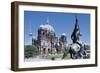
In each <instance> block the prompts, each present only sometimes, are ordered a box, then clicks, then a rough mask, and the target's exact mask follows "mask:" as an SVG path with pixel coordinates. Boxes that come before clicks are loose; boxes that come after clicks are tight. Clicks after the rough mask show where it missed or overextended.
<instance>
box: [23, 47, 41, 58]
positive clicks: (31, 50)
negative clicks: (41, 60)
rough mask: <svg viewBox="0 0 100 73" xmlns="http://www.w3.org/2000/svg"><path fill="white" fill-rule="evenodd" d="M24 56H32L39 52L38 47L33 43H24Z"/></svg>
mask: <svg viewBox="0 0 100 73" xmlns="http://www.w3.org/2000/svg"><path fill="white" fill-rule="evenodd" d="M24 47H25V48H24V57H25V58H29V57H34V56H36V55H38V54H39V51H38V48H37V47H36V46H35V45H25V46H24Z"/></svg>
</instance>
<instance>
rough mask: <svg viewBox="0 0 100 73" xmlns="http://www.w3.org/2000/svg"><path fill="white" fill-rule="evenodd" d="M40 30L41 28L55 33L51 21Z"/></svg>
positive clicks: (41, 26)
mask: <svg viewBox="0 0 100 73" xmlns="http://www.w3.org/2000/svg"><path fill="white" fill-rule="evenodd" d="M39 28H40V29H45V30H48V31H53V32H54V28H53V26H51V25H50V24H49V21H48V20H47V22H46V23H45V24H41V25H40V26H39Z"/></svg>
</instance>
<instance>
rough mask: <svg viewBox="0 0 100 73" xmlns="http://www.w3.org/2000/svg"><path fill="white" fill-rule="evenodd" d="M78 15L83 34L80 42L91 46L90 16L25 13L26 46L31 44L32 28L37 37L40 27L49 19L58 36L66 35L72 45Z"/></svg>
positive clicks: (59, 13) (58, 13)
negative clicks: (72, 35)
mask: <svg viewBox="0 0 100 73" xmlns="http://www.w3.org/2000/svg"><path fill="white" fill-rule="evenodd" d="M76 14H77V19H78V24H79V27H80V32H81V33H82V36H81V37H80V40H81V41H82V42H85V43H87V44H90V14H84V13H61V12H39V11H24V44H25V45H26V44H27V45H28V44H30V43H31V38H32V37H30V36H29V33H30V28H31V32H32V34H33V36H35V37H36V36H37V30H38V27H39V26H40V25H41V24H45V23H46V20H47V18H48V19H49V23H50V25H51V26H53V27H54V30H55V33H56V35H57V36H58V37H60V36H61V34H62V33H66V36H67V41H68V43H72V41H71V38H70V36H71V34H72V31H73V29H74V25H75V15H76ZM30 26H31V27H30Z"/></svg>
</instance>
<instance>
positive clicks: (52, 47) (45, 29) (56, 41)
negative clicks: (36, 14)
mask: <svg viewBox="0 0 100 73" xmlns="http://www.w3.org/2000/svg"><path fill="white" fill-rule="evenodd" d="M37 32H38V34H37V37H36V38H32V45H35V46H37V47H38V50H39V52H40V53H41V54H53V53H57V52H62V51H64V49H65V48H66V44H67V38H66V34H65V33H62V35H61V37H59V38H58V36H57V35H56V33H55V30H54V28H53V26H51V25H50V23H49V21H48V20H47V21H46V23H45V24H41V25H40V26H39V28H38V31H37Z"/></svg>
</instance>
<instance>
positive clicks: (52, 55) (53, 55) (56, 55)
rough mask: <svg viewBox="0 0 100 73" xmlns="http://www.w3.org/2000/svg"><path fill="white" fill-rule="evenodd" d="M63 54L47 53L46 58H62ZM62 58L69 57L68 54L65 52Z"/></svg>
mask: <svg viewBox="0 0 100 73" xmlns="http://www.w3.org/2000/svg"><path fill="white" fill-rule="evenodd" d="M62 58H63V54H48V56H47V59H53V60H56V59H62ZM63 59H70V54H67V55H66V56H65V57H64V58H63Z"/></svg>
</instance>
